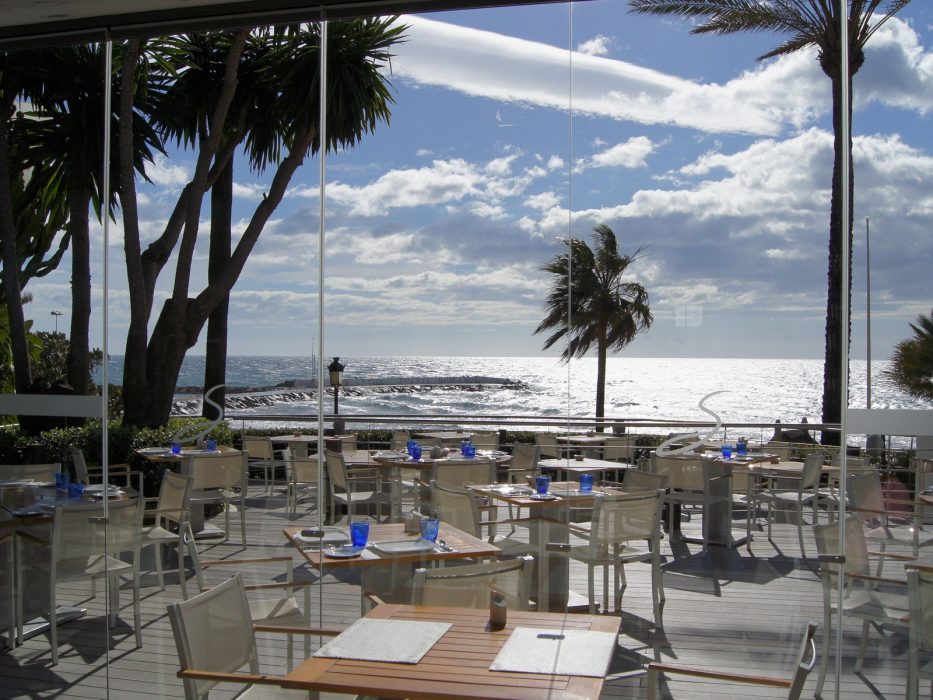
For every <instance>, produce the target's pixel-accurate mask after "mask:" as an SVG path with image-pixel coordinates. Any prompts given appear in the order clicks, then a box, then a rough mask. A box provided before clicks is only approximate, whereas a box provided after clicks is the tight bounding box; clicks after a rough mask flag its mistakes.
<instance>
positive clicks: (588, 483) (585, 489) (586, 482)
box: [580, 474, 593, 493]
mask: <svg viewBox="0 0 933 700" xmlns="http://www.w3.org/2000/svg"><path fill="white" fill-rule="evenodd" d="M592 490H593V475H592V474H581V475H580V493H590V492H591V491H592Z"/></svg>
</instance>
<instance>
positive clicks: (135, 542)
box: [52, 498, 143, 563]
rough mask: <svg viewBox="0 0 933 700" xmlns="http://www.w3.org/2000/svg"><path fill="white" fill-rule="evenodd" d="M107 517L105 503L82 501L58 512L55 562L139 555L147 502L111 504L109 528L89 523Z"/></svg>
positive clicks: (53, 529)
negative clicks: (98, 517)
mask: <svg viewBox="0 0 933 700" xmlns="http://www.w3.org/2000/svg"><path fill="white" fill-rule="evenodd" d="M103 514H104V504H103V503H99V502H98V503H87V502H83V501H78V502H74V503H66V504H62V505H60V506H56V508H55V518H54V522H53V525H52V559H53V561H54V562H56V563H57V562H62V561H67V560H79V559H84V560H86V559H88V558H89V557H94V556H100V555H101V554H104V553H107V554H108V555H110V556H113V557H115V556H117V555H119V554H121V553H123V552H133V553H135V554H136V555H137V556H138V554H139V546H140V541H141V537H142V517H143V501H142V499H141V498H133V499H127V500H124V501H111V502H110V503H109V504H108V516H107V517H108V522H107V525H105V526H101V525H93V524H91V523H89V522H88V519H89V518H91V517H94V516H102V515H103Z"/></svg>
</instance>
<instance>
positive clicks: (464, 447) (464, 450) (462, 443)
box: [460, 440, 470, 455]
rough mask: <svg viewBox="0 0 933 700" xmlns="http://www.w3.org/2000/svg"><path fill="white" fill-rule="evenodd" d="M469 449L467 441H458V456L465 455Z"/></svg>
mask: <svg viewBox="0 0 933 700" xmlns="http://www.w3.org/2000/svg"><path fill="white" fill-rule="evenodd" d="M469 447H470V441H469V440H461V441H460V454H464V455H465V454H466V453H467V449H469Z"/></svg>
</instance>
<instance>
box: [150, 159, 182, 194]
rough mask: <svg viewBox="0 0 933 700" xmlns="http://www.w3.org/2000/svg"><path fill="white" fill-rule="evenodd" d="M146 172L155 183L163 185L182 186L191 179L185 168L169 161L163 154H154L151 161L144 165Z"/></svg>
mask: <svg viewBox="0 0 933 700" xmlns="http://www.w3.org/2000/svg"><path fill="white" fill-rule="evenodd" d="M146 174H147V175H148V176H149V178H150V179H151V180H152V181H153V182H154V183H155V184H157V185H162V186H164V187H175V186H178V185H181V186H184V185H187V184H188V182H189V181H190V180H191V175H190V174H189V173H188V170H187V169H186V168H184V167H183V166H181V165H176V164H171V163H169V162H168V159H167V158H166V157H165V156H163V155H156V157H155V158H154V159H153V161H152V163H151V164H149V165H147V166H146Z"/></svg>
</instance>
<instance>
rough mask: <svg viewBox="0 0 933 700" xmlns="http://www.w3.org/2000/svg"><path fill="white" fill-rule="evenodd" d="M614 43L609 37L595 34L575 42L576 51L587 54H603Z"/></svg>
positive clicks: (607, 51)
mask: <svg viewBox="0 0 933 700" xmlns="http://www.w3.org/2000/svg"><path fill="white" fill-rule="evenodd" d="M614 43H615V42H614V41H613V40H612V38H611V37H608V36H603V35H602V34H597V35H596V36H594V37H593V38H592V39H588V40H587V41H584V42H581V43H579V44H577V51H579V52H580V53H585V54H587V55H588V56H605V55H606V54H607V53H609V47H611V46H612V45H613V44H614Z"/></svg>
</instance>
